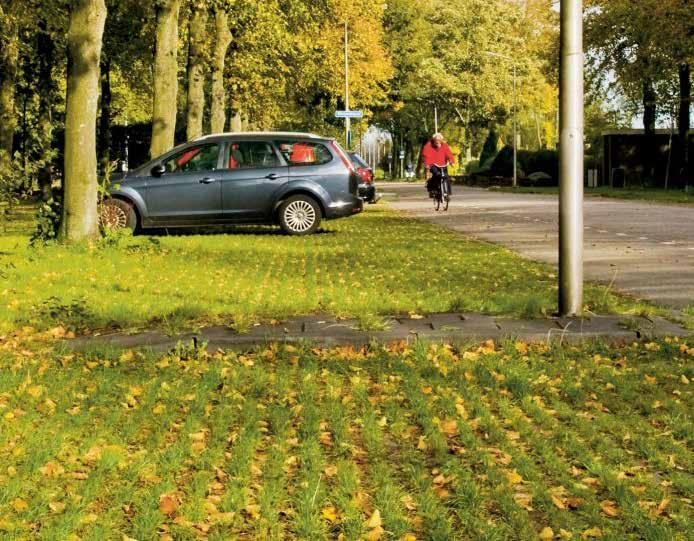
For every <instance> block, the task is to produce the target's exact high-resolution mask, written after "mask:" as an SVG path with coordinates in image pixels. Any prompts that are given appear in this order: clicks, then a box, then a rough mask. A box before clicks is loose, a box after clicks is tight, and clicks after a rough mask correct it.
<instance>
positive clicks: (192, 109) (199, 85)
mask: <svg viewBox="0 0 694 541" xmlns="http://www.w3.org/2000/svg"><path fill="white" fill-rule="evenodd" d="M206 30H207V6H206V5H205V4H200V3H196V4H195V5H194V6H193V17H192V18H191V21H190V28H189V48H188V103H187V123H186V137H187V139H188V141H190V140H192V139H195V138H196V137H200V136H201V135H202V120H203V115H204V112H205V45H206V39H205V38H206Z"/></svg>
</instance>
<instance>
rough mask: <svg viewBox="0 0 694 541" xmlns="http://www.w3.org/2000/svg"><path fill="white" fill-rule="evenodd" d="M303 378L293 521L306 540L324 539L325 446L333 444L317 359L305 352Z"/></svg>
mask: <svg viewBox="0 0 694 541" xmlns="http://www.w3.org/2000/svg"><path fill="white" fill-rule="evenodd" d="M298 362H299V366H300V367H301V381H299V382H297V383H298V389H297V391H298V393H299V394H298V401H299V404H300V405H301V406H302V408H301V412H300V424H299V427H298V437H299V446H298V450H297V451H298V461H299V471H298V476H297V478H296V479H295V480H294V483H295V492H294V494H293V498H294V502H295V509H294V514H293V516H292V520H291V531H292V533H293V534H294V535H296V536H297V537H299V538H302V539H324V538H326V536H327V534H328V532H327V529H326V525H325V521H324V519H323V517H322V515H321V509H322V507H323V503H324V499H325V494H326V493H325V483H324V478H323V469H324V468H325V463H326V458H325V455H324V448H323V446H324V445H325V446H329V445H332V437H331V436H330V432H329V431H328V430H326V429H327V428H328V427H327V423H325V421H324V420H323V417H322V411H321V409H320V408H319V407H318V401H319V398H320V397H319V391H320V389H319V383H318V381H317V378H318V366H317V362H316V359H315V358H313V357H312V356H311V355H310V354H308V353H301V354H300V360H299V361H298Z"/></svg>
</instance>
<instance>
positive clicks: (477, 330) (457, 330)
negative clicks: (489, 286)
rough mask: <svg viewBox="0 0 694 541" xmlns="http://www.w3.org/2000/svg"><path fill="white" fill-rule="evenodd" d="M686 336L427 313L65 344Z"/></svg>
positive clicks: (661, 327) (609, 323) (609, 320)
mask: <svg viewBox="0 0 694 541" xmlns="http://www.w3.org/2000/svg"><path fill="white" fill-rule="evenodd" d="M689 334H692V333H691V331H687V330H685V329H683V328H682V327H680V326H678V325H676V324H674V323H671V322H669V321H666V320H663V319H660V318H659V319H657V320H655V321H648V320H643V321H641V320H639V321H637V324H629V325H625V320H624V318H623V317H622V316H595V317H591V318H586V319H559V318H555V319H536V320H512V319H504V318H494V317H490V316H485V315H480V314H454V313H453V314H432V315H431V316H427V317H425V318H423V319H419V320H405V321H403V322H402V323H401V322H399V321H397V320H394V321H393V323H392V325H391V326H390V327H389V328H388V329H386V330H382V331H360V330H358V328H357V322H356V320H335V319H333V320H328V319H316V318H315V317H309V318H294V319H291V320H288V321H284V322H281V323H280V324H279V325H260V326H254V327H252V328H251V329H250V330H249V331H248V332H246V333H238V332H236V331H235V330H234V329H232V328H231V327H220V326H216V327H208V328H203V329H199V330H197V331H194V332H193V331H190V332H186V333H182V334H180V335H178V336H167V335H165V334H164V333H161V332H158V331H148V332H143V333H140V334H111V335H106V336H93V337H82V338H78V339H73V340H67V341H66V344H67V346H68V347H69V348H72V349H73V350H76V351H83V350H86V349H89V348H90V347H93V346H108V347H114V348H122V349H135V348H144V349H151V350H153V351H166V350H168V349H171V348H173V347H174V346H175V345H176V344H177V343H178V342H184V343H185V342H188V343H189V342H191V341H193V340H196V341H197V342H198V343H203V342H206V343H207V344H208V347H209V348H212V349H217V348H222V349H228V348H234V349H239V348H240V349H243V348H251V347H253V346H262V345H265V344H268V343H272V342H289V343H297V342H305V341H308V342H312V343H316V344H320V345H324V346H334V345H353V346H362V345H365V344H368V343H370V342H372V341H374V340H375V341H377V342H380V343H388V342H395V341H403V340H404V341H411V340H431V341H447V342H454V343H459V342H469V341H481V340H486V339H490V338H491V339H494V340H503V339H508V338H513V339H521V340H525V341H542V342H545V341H548V340H559V341H564V342H581V341H585V340H591V339H595V338H603V339H606V340H613V341H619V342H624V341H632V340H637V339H639V338H646V337H648V336H666V335H667V336H686V335H689Z"/></svg>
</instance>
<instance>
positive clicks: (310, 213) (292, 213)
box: [279, 195, 321, 235]
mask: <svg viewBox="0 0 694 541" xmlns="http://www.w3.org/2000/svg"><path fill="white" fill-rule="evenodd" d="M279 220H280V226H281V227H282V230H283V231H284V232H285V233H287V234H288V235H310V234H311V233H313V232H315V231H316V230H317V229H318V226H319V225H320V222H321V210H320V207H319V206H318V203H316V201H315V200H314V199H312V198H311V197H308V196H305V195H295V196H293V197H290V198H289V199H287V200H286V201H285V202H284V203H282V205H281V206H280V210H279Z"/></svg>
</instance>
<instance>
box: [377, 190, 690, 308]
mask: <svg viewBox="0 0 694 541" xmlns="http://www.w3.org/2000/svg"><path fill="white" fill-rule="evenodd" d="M378 189H379V191H381V193H382V195H383V199H384V200H385V201H386V202H387V203H388V204H389V205H390V206H391V207H393V208H395V209H398V210H403V211H406V212H408V213H410V214H411V215H413V216H416V217H418V218H421V219H423V220H426V221H429V222H432V223H436V224H438V225H441V226H443V227H447V228H450V229H453V230H455V231H459V232H461V233H464V234H466V235H469V236H472V237H476V238H479V239H483V240H486V241H490V242H494V243H498V244H501V245H504V246H507V247H509V248H511V249H513V250H515V251H516V252H518V253H520V254H521V255H523V256H525V257H528V258H530V259H534V260H539V261H544V262H547V263H550V264H552V265H556V264H557V259H558V255H557V253H558V212H559V211H558V197H557V196H552V195H534V194H515V193H503V192H491V191H488V190H484V189H480V188H463V187H460V186H456V187H454V197H453V200H452V202H451V205H450V208H449V211H448V212H447V213H441V212H439V213H437V212H435V211H434V209H433V205H432V204H431V201H430V199H429V198H428V197H427V194H426V191H425V190H424V187H423V185H422V184H416V185H413V184H406V183H398V184H392V183H384V184H380V185H379V186H378ZM585 272H586V278H587V279H589V280H592V281H596V282H601V283H606V284H609V283H612V282H613V283H614V288H615V289H616V290H618V291H622V292H625V293H627V294H630V295H632V296H633V297H637V298H639V299H645V300H649V301H652V302H655V303H658V304H661V305H665V306H670V307H673V308H683V307H685V306H689V305H694V207H684V206H674V205H662V204H655V203H647V202H640V201H622V200H617V199H607V198H599V197H586V200H585Z"/></svg>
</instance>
